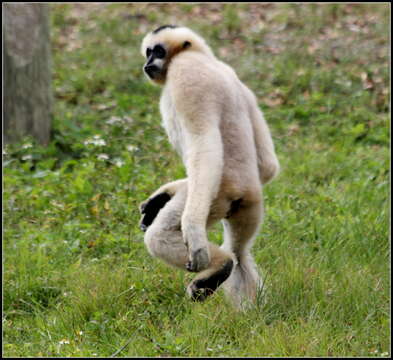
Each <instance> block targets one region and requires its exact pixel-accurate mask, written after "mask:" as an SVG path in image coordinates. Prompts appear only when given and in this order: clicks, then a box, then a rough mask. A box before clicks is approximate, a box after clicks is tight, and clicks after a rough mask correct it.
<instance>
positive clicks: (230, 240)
mask: <svg viewBox="0 0 393 360" xmlns="http://www.w3.org/2000/svg"><path fill="white" fill-rule="evenodd" d="M262 217H263V205H262V199H261V200H260V201H259V202H253V203H252V204H251V205H242V204H241V203H240V206H238V209H236V210H235V211H234V213H233V214H231V215H230V216H229V217H227V218H226V219H224V220H222V223H223V225H224V243H223V245H222V246H221V248H222V249H224V250H226V251H228V252H233V253H234V254H235V257H236V260H237V262H236V264H235V266H234V268H233V271H232V273H231V276H230V277H229V278H228V279H227V281H226V282H225V283H224V284H223V288H224V291H225V293H226V294H227V296H228V297H229V298H230V299H231V300H232V301H233V302H234V303H235V305H236V306H237V307H239V308H245V307H247V305H251V304H252V303H254V302H255V300H256V297H257V294H258V291H259V289H260V288H261V286H262V280H261V278H260V276H259V275H258V271H257V266H256V264H255V261H254V259H253V257H252V255H251V252H250V251H251V247H252V244H253V240H254V237H255V236H256V234H257V232H258V229H259V226H260V224H261V223H262Z"/></svg>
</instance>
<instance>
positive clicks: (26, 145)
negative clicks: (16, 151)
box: [22, 143, 33, 149]
mask: <svg viewBox="0 0 393 360" xmlns="http://www.w3.org/2000/svg"><path fill="white" fill-rule="evenodd" d="M31 147H33V145H32V144H30V143H26V144H23V145H22V149H30V148H31Z"/></svg>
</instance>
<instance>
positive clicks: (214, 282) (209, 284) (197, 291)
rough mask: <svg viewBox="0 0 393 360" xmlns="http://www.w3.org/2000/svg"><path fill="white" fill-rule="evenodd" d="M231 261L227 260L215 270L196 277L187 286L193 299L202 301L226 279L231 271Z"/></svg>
mask: <svg viewBox="0 0 393 360" xmlns="http://www.w3.org/2000/svg"><path fill="white" fill-rule="evenodd" d="M232 268H233V261H232V260H228V261H227V262H226V263H225V264H224V265H223V266H222V267H220V268H219V269H218V270H217V271H215V272H213V273H212V272H211V270H207V271H208V272H209V273H210V275H208V276H206V277H203V276H202V277H197V278H196V279H194V280H193V281H192V282H191V283H190V284H189V285H188V287H187V293H188V295H189V296H190V298H191V299H192V300H194V301H204V300H205V299H206V298H207V297H208V296H210V295H212V294H213V293H214V292H215V291H216V290H217V288H218V287H219V286H220V285H221V284H222V283H223V282H224V281H225V280H226V279H228V277H229V275H230V274H231V272H232Z"/></svg>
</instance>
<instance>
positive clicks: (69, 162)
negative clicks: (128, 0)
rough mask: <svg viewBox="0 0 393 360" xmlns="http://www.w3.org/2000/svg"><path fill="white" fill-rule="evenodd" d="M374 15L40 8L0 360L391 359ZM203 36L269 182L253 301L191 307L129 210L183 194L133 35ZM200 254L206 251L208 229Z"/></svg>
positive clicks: (10, 236) (384, 52)
mask: <svg viewBox="0 0 393 360" xmlns="http://www.w3.org/2000/svg"><path fill="white" fill-rule="evenodd" d="M389 14H390V5H389V4H387V3H385V4H383V3H379V4H371V3H370V4H350V5H349V4H279V3H276V4H268V3H265V4H257V3H249V4H245V3H238V4H235V3H233V4H220V3H216V4H215V3H210V4H189V3H178V4H173V3H172V4H136V3H135V4H99V3H94V4H87V3H86V4H60V3H58V4H52V5H51V36H52V52H53V89H54V96H55V109H54V119H53V131H52V141H51V142H50V144H49V146H47V147H42V146H39V145H37V144H36V143H35V142H34V141H33V140H32V139H30V138H26V139H23V140H22V141H20V142H19V143H17V144H12V145H7V146H6V147H5V148H4V150H3V175H4V176H3V189H4V191H3V239H4V240H3V356H5V357H59V356H63V357H70V356H72V357H79V356H88V357H106V356H110V355H114V356H124V357H126V356H151V357H154V356H185V357H209V356H227V357H234V356H238V357H248V356H275V357H277V356H298V357H302V356H313V357H320V356H321V357H322V356H323V357H327V356H335V357H336V356H337V357H341V356H342V357H350V356H357V357H359V356H368V357H374V356H375V357H380V356H390V346H391V344H390V304H391V303H390V286H391V283H390V242H389V230H390V229H389V227H390V217H389V215H390V203H389V197H390V178H389V176H390V149H389V148H390V107H389V104H390V100H389V96H390V93H389V90H390V83H389V76H390V73H389V71H390V69H389V54H390V39H389V24H390V15H389ZM167 23H175V24H183V25H187V26H189V27H191V28H192V29H194V30H196V31H197V32H199V33H200V34H201V35H203V36H204V37H205V38H206V39H207V42H208V43H209V44H210V45H211V46H212V47H213V49H214V51H215V53H216V55H217V56H218V57H219V58H220V59H221V60H223V61H225V62H227V63H228V64H230V65H231V66H233V67H234V69H235V70H236V71H237V73H238V75H239V77H240V78H241V79H242V80H243V81H244V82H245V83H246V84H247V85H248V86H249V87H250V88H251V89H252V90H253V91H254V92H255V94H256V95H257V97H258V100H259V104H260V106H261V108H262V109H263V111H264V113H265V117H266V119H267V121H268V123H269V125H270V128H271V131H272V134H273V138H274V141H275V144H276V150H277V154H278V157H279V159H280V162H281V167H282V171H281V173H280V175H279V177H278V178H277V179H276V180H274V181H273V182H272V183H271V184H268V185H267V186H266V187H265V188H264V189H263V194H264V201H265V208H266V216H265V220H264V224H263V226H262V228H261V230H260V232H259V235H258V237H257V239H256V242H255V246H254V248H253V253H254V256H255V258H256V261H257V263H258V266H259V267H260V270H261V273H262V274H263V275H264V277H265V279H266V282H265V283H266V297H265V298H264V299H263V300H264V301H261V302H260V303H258V304H257V306H256V307H255V308H253V309H250V310H249V311H247V312H237V311H235V310H234V309H233V308H232V307H231V305H230V304H229V303H228V301H227V300H226V299H225V297H224V295H223V293H222V292H221V291H219V292H218V293H217V294H216V295H214V296H213V297H211V298H210V299H208V300H207V301H206V302H204V303H192V302H190V301H189V300H188V298H187V297H186V295H185V287H186V285H187V283H188V281H189V280H190V279H191V278H192V276H193V275H192V274H188V273H184V272H181V271H179V270H174V269H172V268H169V267H167V266H166V265H165V264H163V263H161V262H160V261H159V260H157V259H153V258H152V257H150V255H149V254H148V253H147V251H146V249H145V246H144V243H143V233H142V232H141V231H140V230H139V228H138V221H139V212H138V204H139V203H140V202H141V201H143V200H144V199H145V198H146V197H147V196H148V195H149V194H150V193H151V192H153V191H154V190H155V189H156V188H157V187H158V186H160V185H161V184H163V183H165V182H168V181H171V180H174V179H178V178H181V177H184V176H185V171H184V168H183V166H182V165H181V161H180V159H179V157H178V156H177V155H176V154H175V152H174V151H173V150H172V148H171V147H170V145H169V143H168V140H167V137H166V135H165V133H164V131H163V129H162V127H161V125H160V115H159V108H158V100H159V94H160V88H159V87H157V86H153V85H151V84H150V83H149V82H148V81H147V80H146V78H145V76H144V75H143V73H142V65H143V58H142V56H141V55H140V53H139V46H140V42H141V39H142V38H143V36H144V35H145V34H146V32H148V31H150V30H152V29H154V28H156V27H158V26H160V25H162V24H167ZM209 238H210V239H211V240H212V241H214V242H216V243H220V242H221V239H222V234H221V225H218V226H216V227H214V229H212V231H211V232H210V233H209Z"/></svg>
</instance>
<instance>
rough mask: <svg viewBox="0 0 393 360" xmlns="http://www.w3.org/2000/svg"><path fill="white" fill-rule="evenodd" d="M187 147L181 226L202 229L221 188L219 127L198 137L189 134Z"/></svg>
mask: <svg viewBox="0 0 393 360" xmlns="http://www.w3.org/2000/svg"><path fill="white" fill-rule="evenodd" d="M209 125H210V124H209ZM186 126H187V121H186ZM190 130H191V129H190ZM186 144H187V155H186V158H187V160H186V167H187V177H188V195H187V201H186V206H185V210H184V213H183V219H182V223H183V225H185V227H186V225H189V224H194V225H200V226H203V227H205V226H206V219H207V217H208V215H209V211H210V205H211V202H212V200H213V198H214V197H215V196H216V195H217V192H218V189H219V186H220V182H221V177H222V169H223V164H224V160H223V156H224V155H223V145H222V140H221V134H220V130H219V128H218V124H213V125H212V126H209V127H208V128H207V129H202V130H200V131H198V133H193V132H191V131H189V132H188V133H187V135H186Z"/></svg>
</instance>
